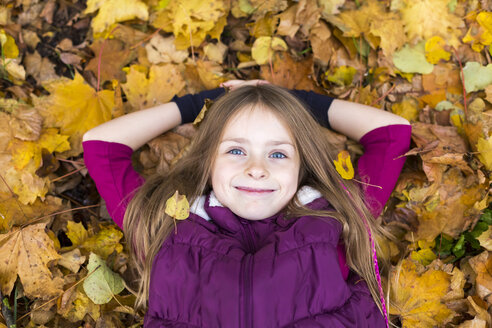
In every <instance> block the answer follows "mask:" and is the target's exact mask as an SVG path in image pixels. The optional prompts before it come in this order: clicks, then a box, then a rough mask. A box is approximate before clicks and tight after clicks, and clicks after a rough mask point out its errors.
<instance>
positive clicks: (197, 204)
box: [190, 186, 322, 221]
mask: <svg viewBox="0 0 492 328" xmlns="http://www.w3.org/2000/svg"><path fill="white" fill-rule="evenodd" d="M321 196H322V195H321V193H320V192H319V191H318V190H316V189H314V188H313V187H310V186H303V187H301V188H300V189H299V190H298V191H297V198H298V199H299V201H300V202H301V204H302V205H306V204H309V203H311V202H312V201H313V200H315V199H317V198H320V197H321ZM206 199H207V196H205V195H204V196H201V197H200V198H198V199H196V200H195V201H194V202H193V204H191V206H190V212H191V213H194V214H196V215H198V216H200V217H202V218H204V219H205V220H207V221H210V220H211V218H210V217H209V216H208V214H207V212H206V211H205V201H206ZM209 206H210V207H224V206H223V205H222V204H221V203H220V202H219V200H218V199H217V197H215V193H214V192H213V191H212V192H211V193H210V200H209Z"/></svg>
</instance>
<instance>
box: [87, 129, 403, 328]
mask: <svg viewBox="0 0 492 328" xmlns="http://www.w3.org/2000/svg"><path fill="white" fill-rule="evenodd" d="M410 131H411V128H410V126H406V125H392V126H387V127H382V128H378V129H375V130H373V131H371V132H369V133H367V134H366V135H365V136H364V137H362V139H361V141H360V142H361V144H362V145H363V146H364V148H365V152H364V155H363V156H361V158H360V159H359V162H358V172H359V175H360V176H361V177H362V179H364V181H366V182H369V183H371V184H373V185H379V186H381V187H382V189H379V188H374V187H366V188H364V189H366V190H365V191H366V200H367V202H368V204H370V208H371V210H372V212H373V214H374V215H376V216H377V215H379V213H380V212H381V210H382V208H383V206H384V204H385V203H386V201H387V199H388V198H389V195H390V194H391V191H392V189H393V188H394V185H395V183H396V180H397V178H398V175H399V173H400V170H401V168H402V166H403V163H404V161H405V159H404V157H402V158H399V159H396V158H397V157H398V156H400V155H402V154H404V153H405V152H406V151H407V150H408V147H409V143H410ZM83 146H84V160H85V163H86V165H87V168H88V169H89V173H90V175H91V176H92V178H93V179H94V180H95V182H96V186H97V188H98V190H99V192H100V194H101V196H102V197H103V198H104V199H105V201H106V205H107V208H108V211H109V213H110V214H111V215H112V217H113V219H114V220H115V222H116V223H117V224H118V225H119V226H120V227H121V226H122V220H123V215H124V211H125V208H126V205H127V203H128V201H122V200H123V198H124V197H125V196H126V195H128V194H130V193H131V192H132V191H133V190H135V189H136V188H137V187H138V186H140V185H141V184H142V183H143V182H144V179H143V178H142V177H141V176H140V175H138V173H137V172H136V171H135V170H134V169H133V167H132V164H131V154H132V149H131V148H130V147H128V146H126V145H123V144H119V143H111V142H103V141H86V142H84V143H83ZM298 196H299V198H300V200H301V201H302V202H303V203H304V204H307V205H308V206H309V207H311V208H313V209H328V208H329V206H330V205H329V203H328V202H327V201H326V200H325V199H324V198H322V197H320V195H319V193H318V192H317V191H316V190H314V189H312V188H310V187H307V186H305V187H303V188H301V189H300V190H299V191H298ZM191 211H192V213H191V214H190V217H189V218H188V219H186V220H184V221H180V222H179V224H178V234H176V235H175V234H174V232H173V233H171V234H170V237H169V238H168V239H167V240H166V241H165V242H164V244H163V245H162V248H161V250H160V251H159V253H158V254H157V256H156V258H155V259H154V264H153V267H152V273H151V281H150V297H149V308H148V311H147V314H146V316H145V321H144V326H145V327H384V326H385V323H384V318H383V317H382V315H381V314H380V312H379V310H378V308H377V307H376V305H375V303H374V301H373V299H372V298H371V294H370V293H369V290H368V288H367V285H366V283H365V282H364V281H363V280H361V279H360V277H358V276H357V275H356V274H355V273H350V274H348V268H347V266H346V264H345V255H344V254H345V252H344V249H343V245H342V244H341V241H340V235H341V226H340V224H339V223H338V221H336V220H335V219H332V218H323V219H320V218H314V217H310V216H303V217H300V218H295V219H291V220H284V219H283V217H282V215H281V214H277V215H274V216H272V217H270V218H267V219H264V220H260V221H250V220H246V219H243V218H240V217H238V216H236V215H235V214H234V213H232V212H231V211H230V210H229V209H228V208H226V207H223V206H222V205H221V204H220V203H219V202H218V200H217V199H216V198H215V196H214V194H213V193H211V194H210V195H207V196H203V197H201V198H200V199H198V200H197V201H196V202H195V203H193V204H192V206H191Z"/></svg>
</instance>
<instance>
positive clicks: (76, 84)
mask: <svg viewBox="0 0 492 328" xmlns="http://www.w3.org/2000/svg"><path fill="white" fill-rule="evenodd" d="M43 86H44V88H45V89H46V90H48V91H49V92H50V93H51V94H50V95H49V96H47V97H35V96H33V103H34V105H35V107H36V108H37V109H38V111H39V113H40V114H41V116H43V118H44V126H45V127H50V128H51V127H58V128H60V133H61V134H64V135H68V136H70V139H69V141H70V147H71V149H72V151H71V152H70V153H69V154H68V156H75V155H78V154H80V153H81V152H82V146H81V145H82V135H83V134H84V133H85V132H86V131H88V130H90V129H92V128H93V127H96V126H98V125H100V124H102V123H104V122H106V121H109V120H110V119H111V113H112V110H113V108H114V107H115V100H114V98H115V97H114V91H110V90H102V91H96V90H94V89H93V88H92V87H91V86H90V85H88V84H87V83H85V81H84V78H83V77H82V76H81V75H80V74H79V73H76V74H75V78H74V79H73V80H70V79H67V78H61V79H59V80H54V81H50V82H47V83H45V84H43Z"/></svg>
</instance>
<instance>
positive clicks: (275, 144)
mask: <svg viewBox="0 0 492 328" xmlns="http://www.w3.org/2000/svg"><path fill="white" fill-rule="evenodd" d="M227 141H233V142H237V143H249V141H248V140H247V139H245V138H228V139H224V140H222V141H221V142H220V143H224V142H227ZM267 145H273V146H279V145H289V146H292V147H294V145H293V144H291V143H290V142H288V141H283V140H273V141H269V142H267ZM294 148H295V147H294Z"/></svg>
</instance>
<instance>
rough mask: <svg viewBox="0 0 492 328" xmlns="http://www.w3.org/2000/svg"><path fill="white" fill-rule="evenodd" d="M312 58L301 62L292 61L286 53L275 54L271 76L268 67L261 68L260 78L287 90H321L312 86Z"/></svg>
mask: <svg viewBox="0 0 492 328" xmlns="http://www.w3.org/2000/svg"><path fill="white" fill-rule="evenodd" d="M312 76H313V58H312V57H311V58H305V59H304V60H302V61H298V62H296V61H294V59H293V58H292V57H291V56H290V55H289V54H286V53H277V54H276V55H275V58H274V60H273V75H272V72H271V68H270V66H269V65H263V66H262V67H261V77H262V78H263V79H265V80H267V81H269V82H271V83H273V84H276V85H280V86H282V87H285V88H287V89H300V90H307V91H318V92H321V93H322V91H321V89H320V88H319V87H317V86H316V85H315V84H314V81H313V79H312Z"/></svg>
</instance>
